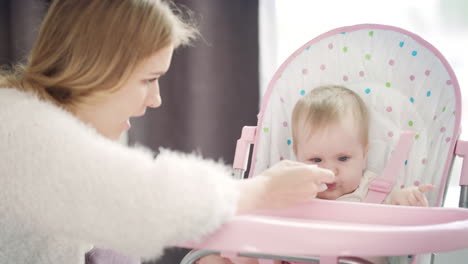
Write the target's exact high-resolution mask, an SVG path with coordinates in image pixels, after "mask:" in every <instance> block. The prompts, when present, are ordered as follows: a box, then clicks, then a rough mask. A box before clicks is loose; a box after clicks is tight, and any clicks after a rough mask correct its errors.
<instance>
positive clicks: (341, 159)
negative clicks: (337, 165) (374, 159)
mask: <svg viewBox="0 0 468 264" xmlns="http://www.w3.org/2000/svg"><path fill="white" fill-rule="evenodd" d="M338 160H339V161H347V160H349V157H348V156H342V157H339V158H338Z"/></svg>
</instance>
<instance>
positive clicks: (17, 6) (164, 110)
mask: <svg viewBox="0 0 468 264" xmlns="http://www.w3.org/2000/svg"><path fill="white" fill-rule="evenodd" d="M49 2H50V1H49V0H0V65H2V66H8V65H12V64H15V63H20V62H24V61H25V60H26V58H27V55H28V52H29V50H30V49H31V47H32V44H33V42H34V40H35V36H36V33H37V30H38V28H39V24H40V22H41V20H42V18H43V15H44V13H45V12H46V10H47V5H48V4H49ZM174 2H175V3H177V4H178V5H180V6H182V7H183V8H188V9H189V10H191V11H192V12H193V16H194V18H195V19H196V21H198V24H199V28H200V31H201V34H202V36H203V37H202V38H200V39H199V40H197V41H196V42H195V43H194V44H193V46H192V47H188V48H181V49H179V50H177V51H176V52H175V54H174V57H173V62H172V66H171V70H170V71H169V72H168V74H166V75H165V76H164V77H163V78H162V79H161V82H160V84H161V95H162V98H163V105H162V107H161V108H158V109H152V110H149V111H148V112H147V114H146V115H145V117H143V118H139V119H137V120H132V129H131V131H130V132H129V133H128V135H126V136H125V137H124V138H123V139H122V141H123V142H124V143H129V144H143V145H146V146H148V147H150V148H152V149H153V150H155V151H157V150H158V148H159V147H166V148H171V149H176V150H181V151H188V152H191V151H196V152H199V153H201V154H202V155H203V156H205V157H209V158H214V159H222V160H224V161H225V162H226V163H232V161H233V157H234V150H235V143H236V140H237V139H238V137H239V136H240V132H241V129H242V127H243V126H245V125H256V123H257V117H256V115H257V113H258V111H259V104H260V102H261V96H262V95H263V93H264V92H265V90H266V87H267V85H268V82H269V80H270V79H271V77H272V76H273V74H274V72H275V71H276V69H277V68H278V67H279V65H280V64H281V63H282V62H283V61H284V60H285V59H286V58H287V57H288V56H289V55H290V54H291V53H292V52H294V51H295V50H296V49H297V48H299V47H300V46H302V45H303V44H304V43H306V42H307V41H309V40H310V39H312V38H314V37H316V36H318V35H320V34H322V33H324V32H326V31H329V30H331V29H334V28H337V27H341V26H348V25H354V24H361V23H374V24H387V25H392V26H396V27H401V28H404V29H406V30H408V31H411V32H413V33H415V34H417V35H419V36H421V37H423V38H424V39H426V40H427V41H428V42H430V43H431V44H432V45H434V46H435V47H436V48H437V49H438V50H439V51H440V52H441V53H442V54H443V55H444V56H445V57H446V59H447V60H448V61H449V63H450V64H451V66H452V67H453V69H454V71H455V74H456V75H457V77H458V81H459V83H460V87H461V90H462V95H463V97H464V98H467V96H468V51H467V50H468V1H467V0H392V1H377V0H352V1H347V0H327V1H318V0H191V1H190V0H176V1H174ZM465 100H466V99H465ZM464 110H465V111H466V110H467V109H466V107H465V109H464ZM462 127H468V115H467V114H465V115H462ZM467 135H468V134H467V133H463V131H462V136H461V138H462V139H465V140H467V139H468V137H467ZM459 171H460V160H459V159H457V160H456V161H455V164H454V168H453V170H452V172H453V174H454V177H452V178H451V183H450V185H449V191H448V194H447V198H446V203H445V206H447V207H457V206H458V197H459V192H460V190H459V187H458V181H457V180H458V179H457V178H456V177H458V174H459ZM186 252H187V251H186V250H182V249H169V250H168V251H167V253H166V254H165V255H164V257H163V258H162V259H160V260H158V261H151V260H148V262H147V263H168V264H172V263H174V264H175V263H179V261H180V259H181V258H182V257H183V256H184V255H185V253H186ZM435 263H468V252H467V250H461V251H458V252H451V253H444V254H438V255H437V256H436V258H435Z"/></svg>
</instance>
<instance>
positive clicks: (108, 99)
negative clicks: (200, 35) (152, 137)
mask: <svg viewBox="0 0 468 264" xmlns="http://www.w3.org/2000/svg"><path fill="white" fill-rule="evenodd" d="M172 52H173V47H172V46H168V47H165V48H163V49H160V50H159V51H157V52H155V53H154V54H153V55H151V56H150V57H149V58H148V59H146V60H144V61H142V62H141V63H140V64H139V65H137V67H136V68H135V71H134V72H133V73H132V74H131V76H130V78H129V79H128V81H127V82H126V83H125V84H124V85H123V86H122V87H121V88H120V89H119V90H118V91H116V92H113V93H109V94H107V95H105V96H101V98H99V99H98V100H95V101H93V103H87V104H86V103H84V104H82V105H80V106H78V107H77V108H76V109H74V110H75V111H74V112H75V114H76V115H77V117H78V118H79V119H81V120H82V121H83V122H85V123H87V124H90V125H92V126H93V127H94V128H95V129H96V130H97V131H98V132H99V133H101V134H102V135H103V136H105V137H107V138H110V139H113V140H118V139H119V138H120V136H121V135H122V133H123V132H125V131H126V130H128V129H130V127H131V125H130V118H131V117H138V116H143V115H144V114H145V111H146V108H147V107H152V108H156V107H159V106H160V105H161V96H160V94H159V78H160V77H161V76H162V75H164V74H165V73H166V72H167V70H168V69H169V66H170V63H171V58H172Z"/></svg>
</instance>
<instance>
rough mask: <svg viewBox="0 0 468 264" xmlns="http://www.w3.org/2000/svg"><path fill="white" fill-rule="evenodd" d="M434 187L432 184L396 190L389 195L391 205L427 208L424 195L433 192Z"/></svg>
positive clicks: (427, 204)
mask: <svg viewBox="0 0 468 264" xmlns="http://www.w3.org/2000/svg"><path fill="white" fill-rule="evenodd" d="M434 189H435V186H434V185H432V184H424V185H421V186H418V187H416V186H413V187H408V188H404V189H401V190H397V191H394V192H392V193H391V198H390V201H391V204H393V205H409V206H422V207H427V206H429V203H428V202H427V198H426V195H425V194H424V193H425V192H427V191H431V190H434Z"/></svg>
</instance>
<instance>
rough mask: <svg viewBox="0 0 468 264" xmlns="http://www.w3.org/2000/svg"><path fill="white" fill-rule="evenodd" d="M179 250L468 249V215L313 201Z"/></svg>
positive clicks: (233, 224)
mask: <svg viewBox="0 0 468 264" xmlns="http://www.w3.org/2000/svg"><path fill="white" fill-rule="evenodd" d="M178 246H180V247H187V248H197V249H209V250H216V251H221V252H243V253H267V254H268V253H270V254H273V253H274V254H275V255H314V254H315V255H322V256H326V255H341V256H350V255H361V256H363V255H365V256H382V255H386V256H390V255H395V256H396V255H405V254H419V253H429V252H445V251H452V250H457V249H462V248H468V210H467V209H459V208H453V209H452V208H438V207H433V208H422V207H408V206H391V205H380V204H365V203H352V202H338V201H327V200H318V199H317V200H314V201H311V202H310V203H307V204H304V205H301V206H297V207H294V208H290V209H286V210H279V211H268V212H266V211H263V212H257V213H255V214H250V215H241V216H235V217H233V218H232V219H230V220H229V221H227V222H226V223H225V224H224V225H223V226H222V227H221V228H220V229H219V230H218V231H216V232H215V233H213V234H212V235H210V236H208V237H206V238H204V239H202V240H201V241H199V242H189V243H184V244H179V245H178Z"/></svg>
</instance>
